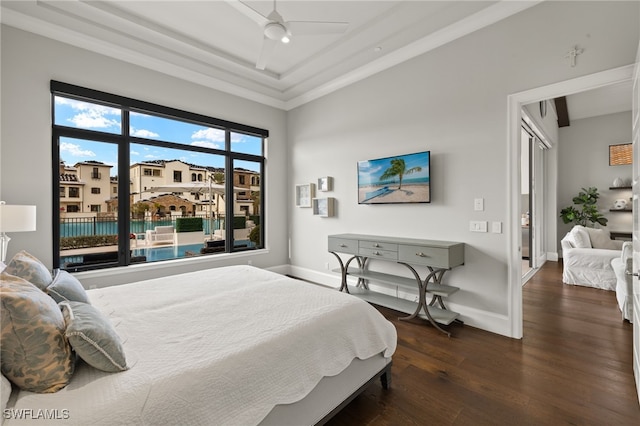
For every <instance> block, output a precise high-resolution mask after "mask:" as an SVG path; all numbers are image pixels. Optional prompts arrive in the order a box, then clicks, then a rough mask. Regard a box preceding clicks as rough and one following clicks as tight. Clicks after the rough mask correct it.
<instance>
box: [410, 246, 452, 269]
mask: <svg viewBox="0 0 640 426" xmlns="http://www.w3.org/2000/svg"><path fill="white" fill-rule="evenodd" d="M398 260H399V261H400V262H406V263H409V264H411V265H425V266H433V267H436V268H449V267H450V266H449V263H450V262H449V249H447V248H439V247H421V246H405V245H401V246H400V247H399V249H398Z"/></svg>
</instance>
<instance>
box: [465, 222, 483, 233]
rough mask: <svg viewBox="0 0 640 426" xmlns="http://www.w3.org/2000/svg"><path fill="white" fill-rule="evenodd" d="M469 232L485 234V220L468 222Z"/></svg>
mask: <svg viewBox="0 0 640 426" xmlns="http://www.w3.org/2000/svg"><path fill="white" fill-rule="evenodd" d="M469 231H471V232H487V221H486V220H472V221H471V222H469Z"/></svg>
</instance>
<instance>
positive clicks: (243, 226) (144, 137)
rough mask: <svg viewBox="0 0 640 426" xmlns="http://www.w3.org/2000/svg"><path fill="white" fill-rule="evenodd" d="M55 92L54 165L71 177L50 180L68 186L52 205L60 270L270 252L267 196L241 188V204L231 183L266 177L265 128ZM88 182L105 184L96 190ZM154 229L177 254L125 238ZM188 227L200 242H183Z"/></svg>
mask: <svg viewBox="0 0 640 426" xmlns="http://www.w3.org/2000/svg"><path fill="white" fill-rule="evenodd" d="M51 92H52V96H53V108H52V110H53V120H52V122H53V123H54V124H53V128H52V146H53V155H54V158H53V161H55V162H56V163H58V164H61V168H60V170H65V172H64V173H63V172H60V171H54V173H55V174H56V176H55V179H59V181H60V183H61V184H62V183H66V185H64V186H62V185H61V186H60V194H57V195H58V196H57V197H54V201H53V203H54V209H53V210H54V212H55V213H54V215H55V216H56V217H54V220H56V221H58V222H60V226H59V227H55V229H54V238H53V241H54V250H53V251H54V265H55V266H56V267H60V268H62V269H67V270H70V271H80V270H88V269H95V268H104V267H110V266H126V265H129V264H132V263H139V262H158V261H163V260H169V259H174V258H177V257H185V256H187V253H188V255H189V256H193V255H196V256H208V255H215V254H217V253H221V252H222V253H225V252H226V253H229V252H234V251H241V250H253V249H257V248H262V247H264V234H265V232H264V224H263V221H262V217H263V216H262V215H263V211H264V199H263V198H264V197H262V196H261V194H262V193H263V188H262V187H260V186H259V185H258V186H253V185H252V186H251V188H249V187H247V186H245V188H246V189H245V190H244V192H245V194H244V197H239V196H238V193H237V189H236V190H235V191H234V183H235V182H238V180H239V177H240V176H242V179H249V178H250V179H251V182H252V183H253V182H254V177H258V179H259V178H260V177H261V176H262V175H263V173H264V164H265V157H264V143H265V139H266V138H267V137H268V134H269V133H268V131H267V130H263V129H258V128H254V127H250V126H246V125H243V124H238V123H231V122H228V121H224V120H220V119H217V118H213V117H207V116H203V115H199V114H194V113H190V112H185V111H183V110H177V109H173V108H170V107H166V106H162V105H156V104H150V103H147V102H144V101H138V100H135V99H130V98H125V97H120V96H117V95H113V94H108V93H104V92H98V91H94V90H91V89H86V88H82V87H78V86H73V85H69V84H66V83H60V82H56V81H52V82H51ZM87 117H90V118H91V120H88V119H87ZM124 123H126V125H124ZM74 168H75V169H76V170H77V176H73V174H72V173H74ZM58 173H60V174H59V175H58ZM87 175H89V176H87ZM183 175H184V176H185V177H187V176H189V177H190V178H191V179H190V180H187V181H183ZM83 176H84V178H83ZM74 178H75V180H74ZM88 178H89V179H88ZM103 178H104V179H103ZM107 178H108V179H107ZM91 179H103V180H104V181H106V182H105V183H104V186H97V184H96V183H94V185H95V186H91V185H90V184H89V183H90V182H91ZM187 179H188V178H187ZM259 181H260V180H258V182H259ZM69 182H75V183H76V184H75V185H74V186H69ZM85 185H86V187H85ZM100 185H102V184H100ZM64 188H68V189H67V194H66V195H67V198H65V197H64V195H65V194H64V192H65V191H64ZM109 188H113V189H112V190H109ZM102 193H104V195H103V194H102ZM73 199H75V200H73ZM185 218H186V219H188V220H189V221H190V222H191V223H190V224H189V226H187V227H184V226H183V225H182V223H183V222H182V220H183V219H185ZM193 218H196V219H200V221H198V220H194V219H193ZM194 222H195V223H198V222H199V223H200V224H201V226H198V225H196V226H195V228H194V227H193V223H194ZM184 223H186V222H184ZM157 226H173V227H174V230H176V236H177V238H176V242H175V243H172V246H173V247H172V249H171V250H167V246H166V244H158V245H156V244H155V243H153V242H152V239H139V240H134V241H135V244H133V243H132V242H131V240H130V239H129V236H130V235H131V234H144V235H145V236H146V235H152V233H153V232H155V229H156V227H157ZM182 228H185V229H186V228H188V229H189V232H188V233H191V232H195V233H198V232H200V233H201V234H202V235H201V236H200V237H198V236H197V235H195V236H194V235H190V236H189V235H186V234H187V233H186V232H185V234H184V235H182V234H183V233H182V231H180V232H178V230H179V229H182ZM193 229H195V230H193ZM96 236H99V237H100V238H96ZM203 240H206V241H205V243H204V244H203V243H202V241H203ZM194 241H196V242H197V243H195V244H194ZM145 242H146V244H145ZM220 247H223V248H224V250H222V251H221V249H220Z"/></svg>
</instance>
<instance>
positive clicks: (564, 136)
mask: <svg viewBox="0 0 640 426" xmlns="http://www.w3.org/2000/svg"><path fill="white" fill-rule="evenodd" d="M629 142H631V112H621V113H617V114H609V115H603V116H600V117H593V118H585V119H582V120H575V121H572V122H571V125H570V126H569V127H562V128H560V144H559V145H560V146H559V158H558V160H559V169H558V178H559V180H558V207H559V208H560V209H562V208H564V207H567V206H570V205H572V204H573V203H572V201H571V200H572V198H573V197H574V196H576V195H577V194H578V192H579V191H580V189H581V188H588V187H591V186H595V187H596V188H598V192H599V193H600V199H599V202H598V207H599V210H600V211H601V212H602V213H604V214H605V217H606V218H607V219H609V223H608V224H607V227H606V229H608V230H609V231H626V232H631V225H632V222H631V213H610V212H609V209H610V208H611V207H612V206H613V202H614V200H616V199H618V198H627V201H628V198H629V197H631V191H630V190H628V191H627V190H625V191H618V190H610V189H609V187H611V186H612V185H613V181H614V180H615V179H616V178H617V177H620V178H623V179H625V180H631V172H632V171H631V167H632V166H631V165H625V166H609V145H616V144H621V143H629ZM569 229H571V225H566V224H564V223H563V222H562V220H561V219H559V218H558V239H559V240H560V239H562V237H563V236H564V235H565V234H566V233H567V231H568V230H569Z"/></svg>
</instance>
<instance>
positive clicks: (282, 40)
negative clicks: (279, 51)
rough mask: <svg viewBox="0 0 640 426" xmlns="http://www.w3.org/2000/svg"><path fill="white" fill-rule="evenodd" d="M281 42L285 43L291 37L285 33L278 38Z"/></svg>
mask: <svg viewBox="0 0 640 426" xmlns="http://www.w3.org/2000/svg"><path fill="white" fill-rule="evenodd" d="M280 41H281V42H283V43H284V44H287V43H289V42H290V41H291V39H290V38H289V35H288V34H285V35H283V36H282V38H281V39H280Z"/></svg>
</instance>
